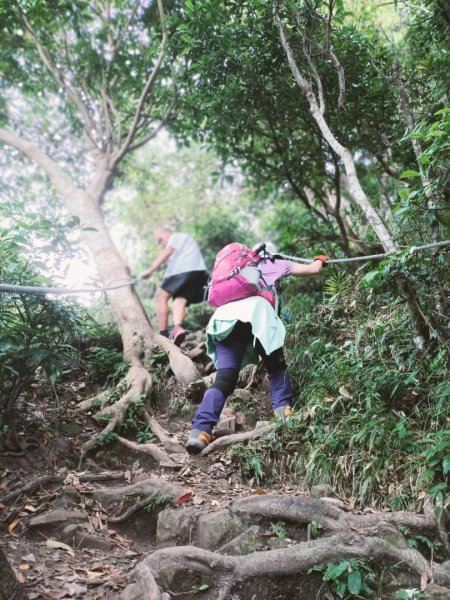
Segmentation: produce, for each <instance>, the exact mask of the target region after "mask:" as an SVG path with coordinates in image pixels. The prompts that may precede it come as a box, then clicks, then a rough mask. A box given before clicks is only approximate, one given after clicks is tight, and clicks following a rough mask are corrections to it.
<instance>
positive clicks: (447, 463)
mask: <svg viewBox="0 0 450 600" xmlns="http://www.w3.org/2000/svg"><path fill="white" fill-rule="evenodd" d="M442 469H443V471H444V475H447V473H448V472H449V471H450V454H447V456H446V457H445V458H444V460H443V461H442Z"/></svg>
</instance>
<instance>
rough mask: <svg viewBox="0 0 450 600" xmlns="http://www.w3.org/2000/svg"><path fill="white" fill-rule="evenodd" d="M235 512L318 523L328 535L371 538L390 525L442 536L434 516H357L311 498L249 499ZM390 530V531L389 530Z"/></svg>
mask: <svg viewBox="0 0 450 600" xmlns="http://www.w3.org/2000/svg"><path fill="white" fill-rule="evenodd" d="M232 511H233V512H234V513H236V514H238V515H250V516H252V517H259V518H264V519H268V520H282V521H287V522H292V523H303V524H307V523H310V522H311V521H316V522H317V523H320V525H321V526H322V527H323V529H324V530H325V531H328V532H336V531H348V530H353V531H356V532H357V533H360V534H362V533H365V532H367V533H368V534H370V532H373V530H374V529H376V528H378V529H379V530H380V531H381V530H382V529H383V525H385V524H387V525H394V526H395V527H399V526H400V527H404V528H407V529H408V530H409V531H410V532H411V533H412V534H413V535H414V534H421V535H426V536H429V537H434V536H436V535H439V525H438V523H437V522H436V519H435V517H434V513H429V514H423V515H421V514H416V513H412V512H403V511H399V512H370V513H362V514H354V513H349V512H346V511H344V510H342V509H340V508H338V507H337V506H335V505H334V504H332V503H331V502H327V501H326V500H319V499H317V498H311V497H310V496H294V497H289V496H281V495H276V494H267V495H266V496H248V497H246V498H241V499H239V500H236V501H235V502H233V505H232ZM388 530H389V528H387V529H386V531H388ZM396 531H397V530H396Z"/></svg>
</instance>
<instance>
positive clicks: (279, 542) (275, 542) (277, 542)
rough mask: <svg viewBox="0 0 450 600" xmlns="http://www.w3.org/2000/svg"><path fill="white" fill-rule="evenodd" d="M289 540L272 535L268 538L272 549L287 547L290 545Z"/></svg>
mask: <svg viewBox="0 0 450 600" xmlns="http://www.w3.org/2000/svg"><path fill="white" fill-rule="evenodd" d="M289 543H290V542H289V540H286V539H283V538H279V537H271V538H268V539H267V545H268V546H269V549H270V550H279V549H280V548H287V547H288V546H289Z"/></svg>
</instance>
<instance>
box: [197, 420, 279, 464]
mask: <svg viewBox="0 0 450 600" xmlns="http://www.w3.org/2000/svg"><path fill="white" fill-rule="evenodd" d="M274 427H275V425H274V424H270V425H265V426H263V427H259V428H258V429H253V430H252V431H244V432H243V433H233V434H232V435H224V436H222V437H220V438H218V439H217V440H214V442H211V444H209V445H208V446H206V448H205V449H204V450H203V452H201V453H200V455H199V456H207V455H208V454H211V452H214V450H217V449H218V448H224V447H226V446H231V445H232V444H239V443H240V442H247V441H248V440H255V439H257V438H259V437H262V436H263V435H265V434H266V433H269V431H271V430H272V429H273V428H274Z"/></svg>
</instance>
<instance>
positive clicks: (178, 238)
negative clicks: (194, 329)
mask: <svg viewBox="0 0 450 600" xmlns="http://www.w3.org/2000/svg"><path fill="white" fill-rule="evenodd" d="M155 241H156V243H157V244H158V245H159V246H160V247H161V248H162V251H161V253H160V254H159V256H157V257H156V258H155V260H154V261H153V263H152V264H151V265H150V267H149V268H148V269H147V270H146V271H144V273H143V274H142V275H141V278H142V279H147V278H148V277H150V276H151V275H152V274H153V273H154V272H155V271H156V270H157V269H158V268H159V267H160V266H161V265H163V264H167V265H168V266H167V268H166V271H165V273H164V279H163V281H162V283H161V287H160V288H159V290H158V291H157V292H156V295H155V303H156V318H157V320H158V325H159V329H160V331H159V333H160V335H163V336H164V337H168V338H170V339H171V340H172V341H173V342H174V344H175V345H177V346H180V345H181V343H182V342H183V341H184V339H185V336H186V332H185V330H184V328H183V324H184V319H185V316H186V307H187V306H189V305H190V304H197V303H199V302H203V300H204V299H205V288H206V285H207V283H208V278H209V273H208V271H207V269H206V265H205V261H204V260H203V256H202V253H201V250H200V248H199V246H198V244H197V242H196V241H195V240H194V239H193V238H192V237H191V236H190V235H189V234H188V233H180V232H174V231H173V229H172V228H171V227H160V228H158V229H157V230H156V231H155ZM171 298H172V299H173V304H172V313H173V328H172V330H171V331H170V332H169V329H168V325H169V300H170V299H171Z"/></svg>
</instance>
